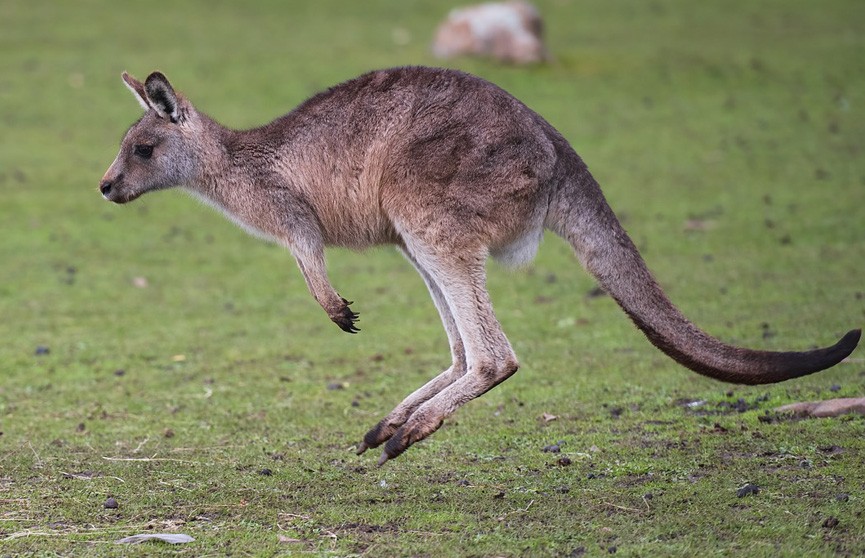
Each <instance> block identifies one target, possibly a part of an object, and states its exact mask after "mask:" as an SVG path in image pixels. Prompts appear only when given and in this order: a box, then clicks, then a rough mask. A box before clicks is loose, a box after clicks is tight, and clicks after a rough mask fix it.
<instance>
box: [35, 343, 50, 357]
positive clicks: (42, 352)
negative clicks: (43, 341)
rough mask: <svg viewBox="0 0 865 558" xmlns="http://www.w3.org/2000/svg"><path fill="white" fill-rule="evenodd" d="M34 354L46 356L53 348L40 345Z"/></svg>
mask: <svg viewBox="0 0 865 558" xmlns="http://www.w3.org/2000/svg"><path fill="white" fill-rule="evenodd" d="M34 354H35V355H36V356H45V355H47V354H51V349H49V348H48V347H46V346H45V345H39V346H38V347H36V350H35V351H34Z"/></svg>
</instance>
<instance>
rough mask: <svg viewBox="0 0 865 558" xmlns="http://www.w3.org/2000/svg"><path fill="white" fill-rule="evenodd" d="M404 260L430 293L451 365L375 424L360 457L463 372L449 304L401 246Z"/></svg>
mask: <svg viewBox="0 0 865 558" xmlns="http://www.w3.org/2000/svg"><path fill="white" fill-rule="evenodd" d="M401 250H402V252H403V254H404V255H405V257H406V259H408V260H409V261H410V262H411V263H412V265H414V267H415V269H417V271H418V273H419V274H420V276H421V277H422V278H423V280H424V283H425V284H426V286H427V289H428V290H429V293H430V296H431V297H432V300H433V303H434V304H435V307H436V309H437V310H438V313H439V316H440V317H441V320H442V324H443V325H444V328H445V332H446V333H447V336H448V343H449V344H450V348H451V357H452V363H451V366H450V367H449V368H448V369H447V370H445V371H444V372H442V373H441V374H439V375H438V376H436V377H435V378H433V379H432V380H430V381H429V382H427V383H426V384H424V385H423V386H422V387H421V388H419V389H418V390H417V391H415V392H414V393H412V394H411V395H409V396H408V397H406V398H405V399H404V400H403V401H402V402H401V403H400V404H399V405H397V406H396V408H395V409H394V410H393V411H391V412H390V414H388V415H387V416H386V417H385V418H383V419H382V420H381V421H380V422H379V423H378V424H377V425H375V426H374V427H373V428H372V429H370V431H369V432H367V433H366V436H364V438H363V442H361V443H360V445H359V446H358V448H357V453H358V454H361V453H363V452H365V451H366V450H367V449H369V448H375V447H378V446H380V445H381V444H383V443H384V442H386V441H387V440H388V439H389V438H390V437H391V436H393V433H394V432H396V430H397V429H398V428H399V427H400V426H402V425H403V424H405V422H406V421H407V420H408V418H409V416H411V414H412V413H414V412H415V410H416V409H417V408H418V407H420V406H421V405H422V404H423V403H425V402H426V401H429V400H430V399H432V398H433V397H434V396H435V395H436V394H438V393H439V392H441V391H442V390H443V389H445V388H446V387H448V386H449V385H451V384H452V383H454V382H455V381H456V380H457V379H459V378H460V377H462V376H463V374H465V372H466V354H465V348H464V347H463V341H462V338H461V337H460V333H459V329H458V328H457V325H456V322H455V321H454V317H453V314H452V312H451V310H450V307H449V306H448V302H447V300H446V299H445V297H444V294H443V293H442V291H441V289H440V288H439V286H438V285H437V284H436V282H435V279H433V277H432V275H430V274H429V272H428V271H427V270H425V269H424V268H423V266H421V264H420V263H419V262H418V261H417V260H416V259H415V258H414V257H413V256H412V255H411V253H410V252H409V251H408V250H406V249H405V248H404V247H403V248H401Z"/></svg>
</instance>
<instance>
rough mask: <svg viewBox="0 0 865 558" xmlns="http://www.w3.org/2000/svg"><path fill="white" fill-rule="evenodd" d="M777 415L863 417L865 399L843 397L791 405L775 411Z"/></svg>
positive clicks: (864, 413)
mask: <svg viewBox="0 0 865 558" xmlns="http://www.w3.org/2000/svg"><path fill="white" fill-rule="evenodd" d="M775 410H776V411H778V412H779V413H792V414H794V415H799V416H808V417H818V418H824V417H837V416H839V415H845V414H848V413H859V414H861V415H865V397H843V398H840V399H828V400H826V401H808V402H802V403H791V404H790V405H784V406H783V407H778V408H777V409H775Z"/></svg>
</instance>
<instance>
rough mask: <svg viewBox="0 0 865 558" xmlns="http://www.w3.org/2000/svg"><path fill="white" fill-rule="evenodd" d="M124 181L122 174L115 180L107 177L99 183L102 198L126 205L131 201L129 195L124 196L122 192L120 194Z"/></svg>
mask: <svg viewBox="0 0 865 558" xmlns="http://www.w3.org/2000/svg"><path fill="white" fill-rule="evenodd" d="M122 180H123V173H120V174H118V175H117V176H115V177H113V178H109V177H108V175H105V176H104V177H103V178H102V180H101V181H100V182H99V192H100V193H101V194H102V197H103V198H105V199H106V200H108V201H110V202H114V203H126V202H127V201H130V200H129V196H128V195H127V196H123V195H122V192H120V190H121V183H122Z"/></svg>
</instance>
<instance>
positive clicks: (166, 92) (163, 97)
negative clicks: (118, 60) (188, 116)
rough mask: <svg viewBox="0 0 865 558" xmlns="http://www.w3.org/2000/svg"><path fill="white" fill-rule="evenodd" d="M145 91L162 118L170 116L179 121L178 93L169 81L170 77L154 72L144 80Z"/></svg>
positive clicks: (173, 120) (170, 118) (151, 104)
mask: <svg viewBox="0 0 865 558" xmlns="http://www.w3.org/2000/svg"><path fill="white" fill-rule="evenodd" d="M144 91H145V93H146V94H147V102H148V104H149V105H150V106H151V107H152V108H153V110H155V111H156V113H157V114H158V115H159V116H161V117H162V118H168V119H169V120H171V121H172V122H174V123H177V122H178V120H179V116H180V110H179V107H178V103H177V94H176V93H175V92H174V88H172V87H171V84H170V83H168V79H167V78H166V77H165V76H164V75H162V74H161V73H160V72H153V73H152V74H150V75H149V76H147V79H146V80H145V82H144Z"/></svg>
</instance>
